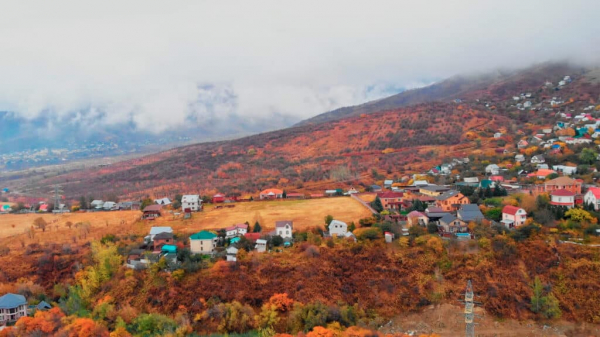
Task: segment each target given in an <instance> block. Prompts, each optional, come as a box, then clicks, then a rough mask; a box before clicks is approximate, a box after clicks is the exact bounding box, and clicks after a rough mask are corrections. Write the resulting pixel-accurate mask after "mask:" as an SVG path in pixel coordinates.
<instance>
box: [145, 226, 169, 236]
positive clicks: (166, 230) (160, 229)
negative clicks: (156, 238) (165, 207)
mask: <svg viewBox="0 0 600 337" xmlns="http://www.w3.org/2000/svg"><path fill="white" fill-rule="evenodd" d="M160 233H173V228H171V227H152V228H150V235H157V234H160Z"/></svg>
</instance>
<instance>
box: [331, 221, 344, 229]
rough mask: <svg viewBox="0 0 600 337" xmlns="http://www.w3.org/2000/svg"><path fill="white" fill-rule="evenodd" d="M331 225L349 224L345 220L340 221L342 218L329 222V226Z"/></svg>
mask: <svg viewBox="0 0 600 337" xmlns="http://www.w3.org/2000/svg"><path fill="white" fill-rule="evenodd" d="M331 225H342V226H348V224H346V223H345V222H343V221H340V220H333V221H331V222H330V223H329V226H331ZM329 228H331V227H329Z"/></svg>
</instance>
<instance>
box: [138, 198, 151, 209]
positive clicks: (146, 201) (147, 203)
mask: <svg viewBox="0 0 600 337" xmlns="http://www.w3.org/2000/svg"><path fill="white" fill-rule="evenodd" d="M153 203H154V201H153V200H152V199H150V198H145V199H144V200H142V204H141V205H140V208H141V209H142V211H143V210H144V208H146V207H147V206H150V205H152V204H153Z"/></svg>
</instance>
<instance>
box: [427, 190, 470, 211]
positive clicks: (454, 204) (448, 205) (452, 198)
mask: <svg viewBox="0 0 600 337" xmlns="http://www.w3.org/2000/svg"><path fill="white" fill-rule="evenodd" d="M468 203H469V199H468V198H467V197H465V196H464V195H463V194H462V193H460V192H459V191H455V190H450V191H447V192H444V193H442V194H441V195H438V196H437V197H435V205H436V206H437V207H439V208H441V209H442V210H444V211H445V212H450V211H453V210H456V209H457V208H458V206H460V205H463V204H468Z"/></svg>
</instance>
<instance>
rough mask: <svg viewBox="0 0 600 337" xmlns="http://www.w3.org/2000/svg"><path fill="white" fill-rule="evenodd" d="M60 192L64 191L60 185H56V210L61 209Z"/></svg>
mask: <svg viewBox="0 0 600 337" xmlns="http://www.w3.org/2000/svg"><path fill="white" fill-rule="evenodd" d="M60 193H62V190H61V189H60V186H58V185H54V210H55V211H58V210H60V197H61V194H60Z"/></svg>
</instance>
